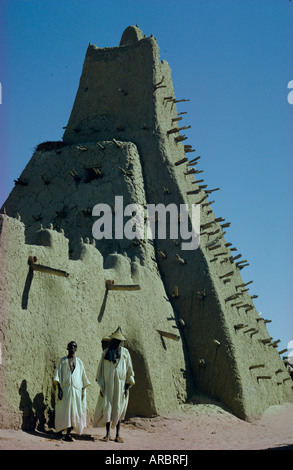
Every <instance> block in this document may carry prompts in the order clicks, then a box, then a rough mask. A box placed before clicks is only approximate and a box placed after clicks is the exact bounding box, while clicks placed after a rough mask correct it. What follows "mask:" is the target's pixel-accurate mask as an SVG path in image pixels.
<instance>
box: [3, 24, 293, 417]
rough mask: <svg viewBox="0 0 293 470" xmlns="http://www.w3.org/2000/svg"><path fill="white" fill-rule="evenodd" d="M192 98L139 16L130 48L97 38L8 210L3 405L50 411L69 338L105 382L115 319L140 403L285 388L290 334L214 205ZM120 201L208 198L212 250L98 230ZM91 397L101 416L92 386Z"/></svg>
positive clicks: (237, 402) (237, 398) (261, 400)
mask: <svg viewBox="0 0 293 470" xmlns="http://www.w3.org/2000/svg"><path fill="white" fill-rule="evenodd" d="M184 101H185V100H184V99H182V98H181V96H180V97H179V98H176V96H175V93H174V89H173V84H172V78H171V70H170V67H169V65H168V63H167V62H165V61H164V60H160V56H159V48H158V45H157V41H156V39H155V38H154V37H152V36H151V37H143V34H142V32H141V31H140V30H139V29H138V28H137V27H134V26H130V27H128V28H127V29H126V30H125V31H124V33H123V35H122V38H121V42H120V45H119V46H118V47H113V48H98V47H96V46H94V45H89V47H88V50H87V53H86V57H85V61H84V65H83V70H82V74H81V78H80V83H79V87H78V91H77V95H76V99H75V102H74V105H73V109H72V112H71V115H70V118H69V122H68V124H67V126H66V130H65V132H64V136H63V141H62V142H45V143H43V144H40V145H38V147H37V148H36V151H35V153H34V154H33V156H32V158H31V160H30V161H29V162H28V164H27V166H26V168H25V169H24V171H23V172H22V174H21V175H20V177H19V179H18V180H17V181H16V185H15V188H14V189H13V191H12V192H11V194H10V195H9V197H8V199H7V201H6V202H5V204H4V206H3V208H2V211H1V212H2V215H1V246H0V249H1V257H2V259H3V263H2V278H1V279H2V290H0V292H1V295H2V313H1V315H2V317H1V321H2V330H1V331H3V346H2V355H3V367H2V369H1V371H2V372H1V380H2V381H3V384H4V386H3V390H4V391H3V393H2V397H1V400H2V404H3V405H2V406H3V407H4V408H5V409H6V410H7V415H9V416H12V415H13V413H16V411H15V410H16V408H17V406H18V401H19V394H21V392H20V390H22V395H21V396H22V397H25V396H26V398H27V397H28V396H29V398H30V399H31V400H32V402H33V397H34V396H37V395H40V394H42V395H43V397H44V403H45V404H46V407H47V409H51V408H53V405H54V404H53V403H52V402H50V396H51V393H52V387H51V376H52V373H53V372H52V371H53V369H54V366H55V363H56V361H57V358H58V354H59V355H60V354H61V353H62V347H63V349H64V348H65V347H66V344H67V342H68V341H69V340H71V339H74V340H76V341H77V343H78V348H79V349H78V352H80V354H81V357H82V359H83V360H84V363H85V367H86V369H87V370H88V374H89V375H91V376H92V377H91V378H92V381H94V376H95V368H96V365H97V360H98V359H99V355H100V352H101V345H100V341H101V339H102V337H103V336H105V335H107V334H110V333H111V332H112V331H114V330H116V328H117V326H118V325H120V326H121V328H122V331H123V334H124V335H125V336H126V338H127V343H126V346H127V347H128V348H129V350H130V352H131V355H132V357H133V362H134V369H135V373H136V386H135V387H134V388H133V390H132V391H131V393H132V394H131V397H130V405H129V413H130V414H139V415H143V416H152V415H155V414H158V413H161V412H169V411H172V410H175V409H177V407H178V406H179V405H180V404H181V403H184V402H186V401H190V400H191V401H192V399H193V400H194V397H195V396H198V394H199V393H200V394H204V395H205V396H207V397H210V399H215V400H218V401H219V402H221V403H222V404H223V405H225V406H227V407H228V408H229V409H230V410H231V412H233V413H235V414H236V415H237V416H239V417H241V418H244V419H249V418H252V417H254V416H257V415H259V414H260V413H262V411H263V410H265V409H266V408H267V407H268V406H270V405H274V404H279V403H283V402H284V401H286V400H287V399H288V396H289V395H288V394H289V390H290V377H289V376H288V373H287V371H286V368H285V366H284V364H283V362H282V360H281V358H280V352H279V351H278V350H277V346H278V341H275V340H274V339H273V338H271V337H270V335H269V333H268V331H267V329H266V321H267V320H265V319H263V318H262V317H260V316H259V314H258V312H257V311H256V309H255V307H254V304H253V296H251V295H250V291H249V288H250V287H251V286H248V284H250V283H244V281H243V280H242V277H241V270H242V269H243V268H244V267H245V266H246V264H247V263H246V261H242V260H241V259H240V258H241V255H237V254H236V253H235V251H234V250H233V248H232V245H231V243H229V242H227V241H226V238H225V234H226V227H228V226H229V223H227V222H226V221H225V220H223V219H222V218H221V217H219V216H217V215H215V214H214V212H213V210H212V202H213V201H212V200H211V199H212V197H211V196H214V191H216V190H217V189H218V188H207V186H206V184H205V183H204V181H203V179H202V174H201V173H202V169H200V161H199V157H197V156H196V155H195V154H194V153H192V152H193V149H192V146H190V145H186V140H187V137H186V135H185V134H184V132H185V129H187V128H188V125H186V124H185V116H184V114H185V113H184V111H181V112H180V110H181V108H182V109H183V106H182V102H184ZM177 104H178V105H177ZM179 106H180V110H179ZM117 197H123V204H124V207H125V206H126V205H129V204H137V205H139V206H140V207H143V208H147V207H148V206H150V205H155V207H158V205H159V204H161V205H163V206H164V207H165V208H167V207H168V206H169V205H172V207H177V208H179V207H181V206H180V205H187V206H186V207H189V211H190V212H189V219H190V220H191V218H192V214H191V208H192V205H194V207H195V205H197V206H198V207H199V208H200V246H199V247H198V248H197V249H182V241H183V238H182V237H181V238H180V231H179V232H178V233H179V235H178V237H177V238H174V237H172V236H166V237H165V238H160V239H159V238H158V237H157V238H156V237H154V238H153V239H147V238H142V239H138V238H133V239H129V237H128V238H127V237H125V236H121V237H117V236H116V237H115V229H114V228H113V233H112V236H108V237H107V238H103V239H99V240H95V239H94V237H93V234H94V232H93V226H94V222H95V221H96V220H97V217H96V215H97V214H96V213H95V212H94V211H93V208H94V207H95V206H96V205H99V204H106V205H107V206H108V207H110V208H111V211H112V216H113V219H112V220H113V221H114V219H115V217H118V216H119V211H120V216H121V210H122V211H123V208H121V206H119V207H118V206H117V201H118V199H117ZM169 207H171V206H169ZM166 220H167V219H166ZM179 223H180V214H179V216H178V224H179ZM169 228H170V227H169V225H168V224H167V230H166V233H167V234H168V233H169V232H168V229H169ZM116 235H117V233H116ZM40 266H42V267H43V268H40ZM15 339H17V340H18V341H17V347H16V345H15ZM49 345H50V351H49V355H48V351H47V348H48V347H49ZM28 346H30V347H28ZM31 348H33V351H31ZM33 352H35V353H36V352H37V354H38V357H39V359H38V360H39V365H38V367H39V369H40V370H41V374H40V373H39V371H38V373H36V359H35V355H34V353H33ZM24 353H25V354H24ZM24 355H25V359H24ZM15 358H17V360H18V364H19V361H20V363H22V368H19V367H17V366H16V365H15V366H13V364H14V361H15ZM20 382H21V383H20ZM20 386H21V387H20ZM88 395H89V414H91V413H92V412H93V409H94V405H95V399H96V396H97V390H96V389H95V386H94V385H93V387H92V388H91V390H90V391H89V392H88ZM23 403H25V404H26V405H25V409H26V410H27V407H28V405H27V403H29V400H28V399H26V400H25V399H24V398H23ZM195 406H196V405H195ZM26 413H28V412H27V411H26Z"/></svg>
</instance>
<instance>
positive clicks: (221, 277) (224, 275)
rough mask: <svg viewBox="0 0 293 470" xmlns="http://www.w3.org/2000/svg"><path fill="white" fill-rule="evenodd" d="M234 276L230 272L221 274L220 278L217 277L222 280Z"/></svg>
mask: <svg viewBox="0 0 293 470" xmlns="http://www.w3.org/2000/svg"><path fill="white" fill-rule="evenodd" d="M233 274H234V271H230V272H229V273H226V274H223V275H222V276H219V278H220V279H223V278H224V277H227V276H233Z"/></svg>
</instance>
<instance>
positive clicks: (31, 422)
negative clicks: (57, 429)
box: [19, 380, 55, 432]
mask: <svg viewBox="0 0 293 470" xmlns="http://www.w3.org/2000/svg"><path fill="white" fill-rule="evenodd" d="M19 395H20V403H19V409H20V411H21V412H22V426H21V429H22V430H23V431H32V430H35V429H37V430H38V431H41V432H46V429H45V425H46V427H49V428H53V427H54V418H55V413H54V411H53V410H54V408H55V395H54V392H53V391H52V394H51V409H50V408H49V407H48V405H46V403H45V397H44V395H43V393H38V394H37V395H36V396H35V398H34V399H33V400H31V398H30V396H29V393H28V391H27V382H26V380H23V381H22V382H21V385H20V387H19Z"/></svg>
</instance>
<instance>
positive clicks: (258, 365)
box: [249, 364, 265, 370]
mask: <svg viewBox="0 0 293 470" xmlns="http://www.w3.org/2000/svg"><path fill="white" fill-rule="evenodd" d="M260 367H265V364H256V365H255V366H250V367H249V370H252V369H259V368H260Z"/></svg>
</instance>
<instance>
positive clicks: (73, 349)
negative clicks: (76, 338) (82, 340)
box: [67, 342, 77, 355]
mask: <svg viewBox="0 0 293 470" xmlns="http://www.w3.org/2000/svg"><path fill="white" fill-rule="evenodd" d="M67 350H68V353H69V354H71V355H74V354H75V353H76V350H77V344H76V343H74V342H71V343H69V344H68V346H67Z"/></svg>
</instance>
